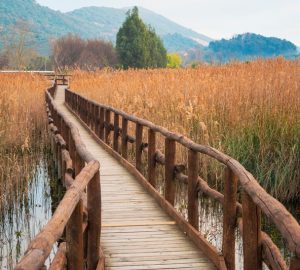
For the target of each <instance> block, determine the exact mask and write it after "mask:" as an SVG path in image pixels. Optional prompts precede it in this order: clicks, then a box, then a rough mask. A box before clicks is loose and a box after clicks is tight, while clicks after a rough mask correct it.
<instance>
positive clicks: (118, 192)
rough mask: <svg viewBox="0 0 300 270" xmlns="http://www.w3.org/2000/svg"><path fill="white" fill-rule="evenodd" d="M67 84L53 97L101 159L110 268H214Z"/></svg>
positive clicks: (104, 236) (104, 228)
mask: <svg viewBox="0 0 300 270" xmlns="http://www.w3.org/2000/svg"><path fill="white" fill-rule="evenodd" d="M64 89H65V86H60V87H58V89H57V91H56V95H55V101H56V103H57V104H58V105H59V107H60V109H61V110H62V111H63V113H64V114H65V115H67V116H68V118H69V119H70V121H72V122H73V123H74V124H75V125H76V126H77V128H78V129H79V132H80V135H81V138H82V139H83V141H84V143H85V144H86V147H87V149H88V151H90V152H91V153H92V154H93V156H94V157H95V158H97V159H98V160H99V162H100V164H101V170H100V175H101V176H100V177H101V189H102V233H101V245H103V247H104V252H105V264H106V269H112V270H113V269H121V270H122V269H124V270H126V269H130V270H135V269H215V268H214V266H213V264H212V263H211V262H210V261H209V259H207V258H206V256H205V255H204V254H203V253H202V252H201V251H200V250H199V249H198V248H197V247H196V246H195V245H194V244H193V243H192V242H191V241H190V240H189V239H188V238H187V237H186V236H185V235H184V233H183V232H181V231H180V230H179V228H178V227H177V225H176V223H175V221H173V220H172V219H171V218H170V217H169V216H168V215H167V214H166V213H165V212H164V211H163V210H162V209H161V208H160V207H159V205H158V204H157V203H156V201H155V200H154V199H153V198H152V197H151V196H150V195H149V194H148V193H147V192H146V191H145V190H144V189H143V187H142V186H141V185H140V184H139V183H138V182H137V181H136V180H135V178H134V176H132V175H131V174H130V173H128V172H127V171H126V169H125V168H123V167H122V166H121V165H120V164H119V163H118V162H117V161H116V160H115V159H114V158H113V157H111V156H110V154H108V153H107V152H106V151H105V150H104V149H103V148H102V147H101V146H100V145H99V144H98V143H97V142H96V141H95V140H94V139H93V138H92V137H91V136H90V135H89V133H88V131H87V130H86V129H85V128H84V127H83V126H82V125H81V124H80V122H79V121H78V120H77V118H76V117H75V116H74V115H73V114H72V113H71V112H70V111H69V110H68V109H67V107H66V106H65V105H64V100H65V91H64Z"/></svg>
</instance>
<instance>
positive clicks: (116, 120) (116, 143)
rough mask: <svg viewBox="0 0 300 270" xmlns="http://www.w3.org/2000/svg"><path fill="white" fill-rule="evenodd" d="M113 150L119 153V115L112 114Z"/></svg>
mask: <svg viewBox="0 0 300 270" xmlns="http://www.w3.org/2000/svg"><path fill="white" fill-rule="evenodd" d="M113 149H114V150H115V151H116V152H118V151H119V115H118V114H117V113H114V141H113Z"/></svg>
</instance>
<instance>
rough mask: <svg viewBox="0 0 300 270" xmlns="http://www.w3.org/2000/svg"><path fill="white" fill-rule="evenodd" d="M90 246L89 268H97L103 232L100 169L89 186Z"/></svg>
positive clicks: (88, 251)
mask: <svg viewBox="0 0 300 270" xmlns="http://www.w3.org/2000/svg"><path fill="white" fill-rule="evenodd" d="M87 210H88V246H87V269H88V270H94V269H96V268H97V264H98V260H99V254H100V234H101V187H100V174H99V171H98V172H97V173H96V174H95V175H94V177H93V178H92V180H91V181H90V182H89V184H88V186H87Z"/></svg>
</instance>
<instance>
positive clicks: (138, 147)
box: [135, 123, 143, 172]
mask: <svg viewBox="0 0 300 270" xmlns="http://www.w3.org/2000/svg"><path fill="white" fill-rule="evenodd" d="M142 140H143V126H142V125H140V124H139V123H136V126H135V167H136V169H137V170H138V171H140V172H141V171H142V151H143V150H142Z"/></svg>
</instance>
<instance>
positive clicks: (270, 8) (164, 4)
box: [37, 0, 300, 46]
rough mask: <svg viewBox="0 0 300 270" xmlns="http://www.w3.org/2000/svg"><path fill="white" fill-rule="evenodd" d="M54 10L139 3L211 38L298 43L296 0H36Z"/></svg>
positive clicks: (299, 7)
mask: <svg viewBox="0 0 300 270" xmlns="http://www.w3.org/2000/svg"><path fill="white" fill-rule="evenodd" d="M37 2H38V3H40V4H41V5H45V6H48V7H50V8H52V9H55V10H60V11H70V10H73V9H77V8H80V7H85V6H106V7H117V8H119V7H128V6H133V5H137V6H142V7H144V8H148V9H150V10H152V11H155V12H157V13H159V14H161V15H163V16H165V17H167V18H169V19H171V20H173V21H175V22H177V23H179V24H181V25H183V26H186V27H188V28H191V29H193V30H195V31H197V32H199V33H202V34H205V35H207V36H209V37H212V38H214V39H219V38H222V37H224V38H229V37H231V36H232V35H234V34H239V33H245V32H253V33H257V34H262V35H265V36H276V37H279V38H285V39H288V40H290V41H292V42H294V43H295V44H296V45H298V46H300V0H68V1H63V0H37Z"/></svg>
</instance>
